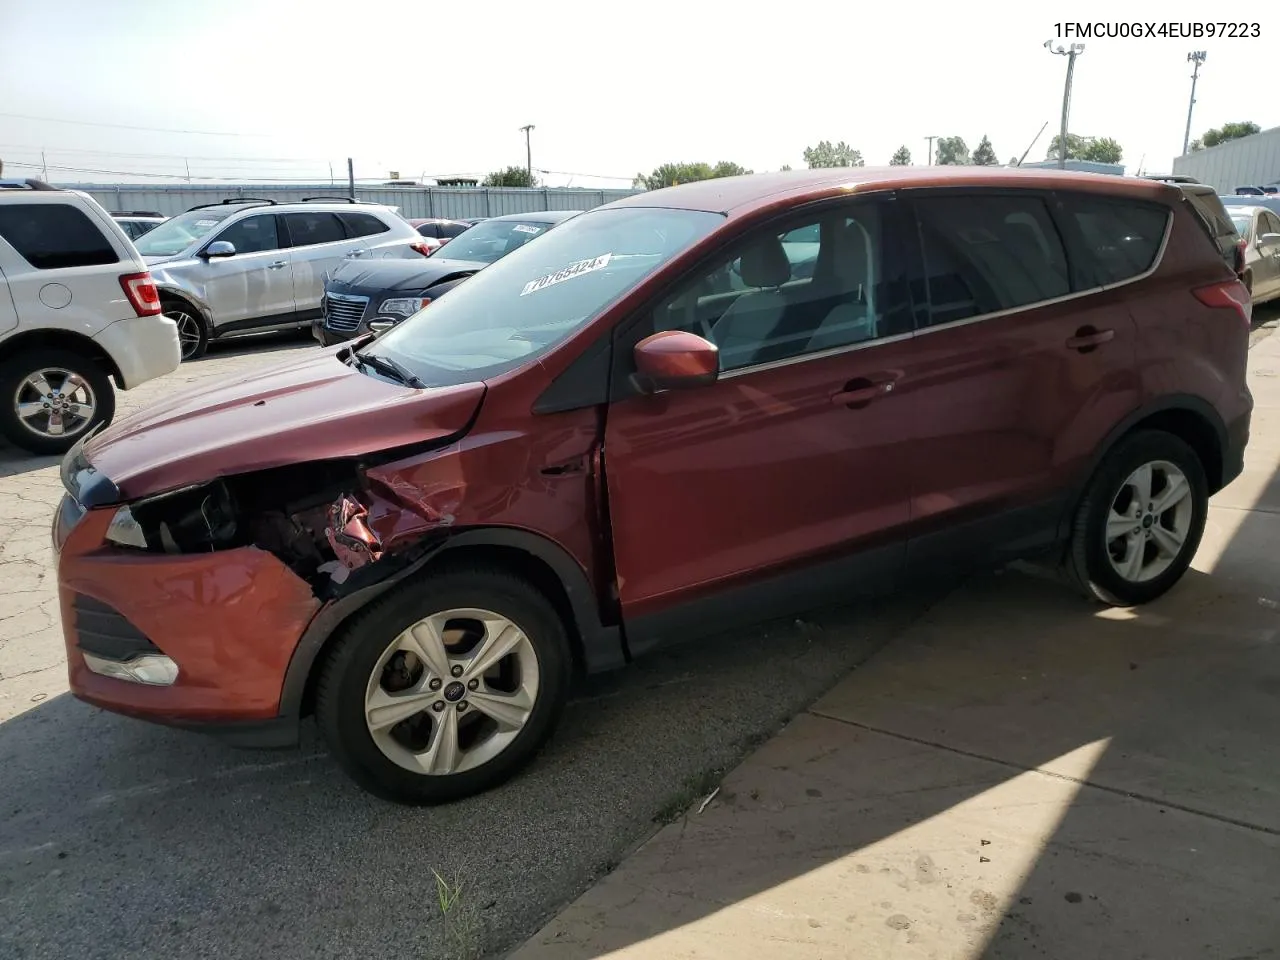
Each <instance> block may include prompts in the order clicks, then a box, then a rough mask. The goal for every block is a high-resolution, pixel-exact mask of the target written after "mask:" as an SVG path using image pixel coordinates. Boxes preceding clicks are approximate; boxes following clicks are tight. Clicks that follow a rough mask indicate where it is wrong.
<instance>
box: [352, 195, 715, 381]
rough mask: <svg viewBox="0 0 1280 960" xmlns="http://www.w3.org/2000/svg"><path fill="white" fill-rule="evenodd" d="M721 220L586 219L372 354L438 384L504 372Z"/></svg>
mask: <svg viewBox="0 0 1280 960" xmlns="http://www.w3.org/2000/svg"><path fill="white" fill-rule="evenodd" d="M722 223H724V217H723V216H722V215H721V214H718V213H703V212H701V211H694V210H666V209H660V208H652V207H620V208H617V209H613V210H604V209H602V210H593V211H591V212H589V213H584V214H581V215H580V216H577V217H574V218H573V219H572V220H567V221H565V222H564V223H562V224H560V225H559V226H557V227H556V228H555V230H553V231H551V232H550V233H549V234H548V235H547V236H546V237H544V238H543V239H542V240H540V241H539V242H537V243H531V244H529V245H528V246H524V247H521V248H520V249H519V250H517V251H516V252H515V253H513V254H511V255H510V256H508V257H504V258H502V259H501V260H499V261H498V262H497V263H495V264H494V265H493V266H491V267H486V268H485V269H484V270H482V271H480V272H479V273H477V274H476V275H475V276H474V277H472V278H471V279H470V280H468V281H467V282H466V283H464V284H462V285H461V286H459V287H457V288H456V289H454V290H451V291H450V292H449V294H448V295H447V296H444V297H441V298H440V299H439V300H438V301H436V302H435V303H433V304H431V305H430V306H428V307H426V308H425V309H423V310H420V311H419V312H418V313H416V314H414V315H413V316H412V317H410V318H409V319H408V320H406V321H405V322H404V323H402V324H400V325H399V326H398V327H396V328H394V329H393V330H391V331H389V332H388V333H386V334H384V335H383V336H381V337H379V338H378V339H377V340H375V341H374V342H373V343H371V344H370V345H369V347H368V348H367V352H368V353H371V354H377V355H383V356H387V357H390V358H392V359H394V360H396V361H397V362H399V363H401V364H403V365H404V366H405V367H407V368H408V369H410V370H412V371H413V373H414V374H416V375H417V376H418V377H419V378H421V379H422V380H423V381H424V382H426V383H427V384H430V385H432V386H448V385H452V384H456V383H466V382H468V381H471V380H482V379H484V378H486V377H492V376H496V375H498V374H500V373H505V372H506V371H507V370H512V369H514V368H515V367H517V366H518V365H520V364H522V363H525V362H526V361H529V360H532V359H534V358H536V357H538V356H541V355H542V354H544V353H546V352H547V351H548V350H550V349H551V348H552V347H553V346H555V345H556V344H557V343H559V342H560V341H561V340H563V339H564V338H566V337H568V336H569V335H570V334H572V333H573V332H574V331H576V330H577V329H578V328H579V327H581V326H582V325H583V324H585V323H587V322H588V321H589V320H591V319H592V318H593V317H595V316H596V315H597V314H599V313H600V311H601V310H603V309H604V308H605V307H606V306H608V305H609V304H610V303H612V302H613V301H614V300H615V299H617V298H618V297H619V296H621V295H622V294H624V293H626V292H627V291H629V290H631V289H632V288H633V287H635V286H636V284H638V283H640V282H641V281H642V280H644V279H645V278H646V277H648V276H649V275H650V274H651V273H653V271H655V270H656V269H658V268H659V267H660V266H662V265H663V264H664V263H666V262H667V261H669V260H671V259H672V258H673V257H675V256H676V255H677V254H679V253H681V252H682V251H684V250H686V249H688V247H689V246H691V245H692V244H693V243H695V242H697V241H698V240H701V239H702V238H703V237H705V236H707V234H709V233H711V231H713V230H714V229H716V227H717V226H719V225H720V224H722ZM504 226H506V225H504ZM470 232H472V231H468V233H470ZM463 236H464V237H465V236H466V234H463ZM459 242H460V239H459V240H453V241H452V242H450V244H449V246H448V247H446V248H445V250H446V252H452V250H453V246H454V244H456V243H459Z"/></svg>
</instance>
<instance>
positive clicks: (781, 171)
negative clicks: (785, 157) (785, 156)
mask: <svg viewBox="0 0 1280 960" xmlns="http://www.w3.org/2000/svg"><path fill="white" fill-rule="evenodd" d="M790 169H791V164H789V163H784V164H783V165H782V168H781V169H780V170H779V171H778V172H779V173H786V172H787V171H788V170H790Z"/></svg>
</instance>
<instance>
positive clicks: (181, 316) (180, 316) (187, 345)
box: [165, 310, 201, 360]
mask: <svg viewBox="0 0 1280 960" xmlns="http://www.w3.org/2000/svg"><path fill="white" fill-rule="evenodd" d="M165 316H166V317H168V318H169V319H170V320H172V321H173V322H174V323H176V324H177V325H178V343H179V345H180V346H181V347H182V359H183V360H190V359H191V358H192V357H193V356H195V353H196V351H197V350H198V349H199V348H200V334H201V330H200V321H199V320H198V319H196V317H194V316H192V315H191V314H190V313H189V312H188V311H186V310H170V311H169V312H168V313H166V314H165Z"/></svg>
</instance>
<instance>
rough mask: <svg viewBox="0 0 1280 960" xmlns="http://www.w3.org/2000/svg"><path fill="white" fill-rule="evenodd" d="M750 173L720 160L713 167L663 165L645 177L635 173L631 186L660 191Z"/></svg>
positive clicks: (701, 165) (703, 165)
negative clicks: (685, 184)
mask: <svg viewBox="0 0 1280 960" xmlns="http://www.w3.org/2000/svg"><path fill="white" fill-rule="evenodd" d="M748 173H751V171H750V170H747V169H746V168H745V167H742V166H741V165H739V164H736V163H732V162H731V161H729V160H721V161H720V162H719V163H717V164H716V165H715V166H714V167H713V166H712V165H711V164H709V163H664V164H663V165H662V166H660V167H656V168H655V169H654V171H653V173H651V174H648V175H647V176H646V175H645V174H643V173H637V174H636V177H635V180H633V181H632V186H635V187H644V188H645V189H646V190H661V189H662V188H663V187H671V186H675V185H676V184H677V183H693V182H694V181H695V180H713V179H715V178H716V177H738V176H742V175H743V174H748Z"/></svg>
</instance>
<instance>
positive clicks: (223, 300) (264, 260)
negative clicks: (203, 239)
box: [200, 213, 293, 330]
mask: <svg viewBox="0 0 1280 960" xmlns="http://www.w3.org/2000/svg"><path fill="white" fill-rule="evenodd" d="M219 240H224V241H226V242H227V243H230V244H231V245H232V246H234V247H235V248H236V252H235V254H234V255H233V256H230V257H210V258H204V257H202V260H203V264H202V266H201V267H200V273H201V274H202V276H201V278H200V279H201V280H203V282H204V288H205V299H206V301H207V302H208V303H209V306H210V307H211V309H212V311H213V322H214V326H215V327H216V328H217V329H218V330H227V329H232V330H235V329H237V328H252V327H256V326H260V325H264V324H265V325H269V324H270V323H271V322H272V321H273V320H278V321H279V322H283V321H284V320H286V319H288V317H289V315H290V314H292V313H293V272H292V267H291V264H290V257H289V251H287V250H282V249H280V238H279V232H278V221H277V219H276V216H275V214H272V213H257V214H252V215H250V216H247V217H245V218H243V219H241V220H237V221H236V222H235V223H233V224H231V226H229V227H227V228H226V229H225V230H222V231H220V232H219V233H218V234H217V236H214V237H212V238H211V239H210V241H209V243H214V242H216V241H219ZM205 249H206V250H207V249H208V245H207V244H206V246H205Z"/></svg>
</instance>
